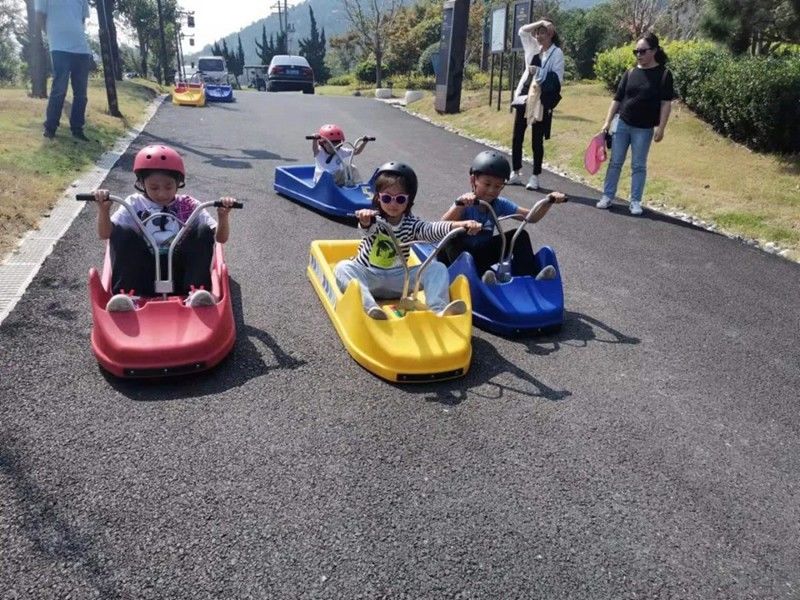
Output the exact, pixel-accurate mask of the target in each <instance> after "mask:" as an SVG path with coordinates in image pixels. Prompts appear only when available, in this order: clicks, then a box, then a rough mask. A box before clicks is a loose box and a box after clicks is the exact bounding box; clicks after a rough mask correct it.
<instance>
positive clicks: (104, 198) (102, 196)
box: [92, 189, 111, 212]
mask: <svg viewBox="0 0 800 600" xmlns="http://www.w3.org/2000/svg"><path fill="white" fill-rule="evenodd" d="M92 193H93V194H94V201H95V202H97V208H98V209H99V210H102V211H105V212H109V211H110V210H111V200H110V199H109V196H110V192H109V191H108V190H102V189H100V190H95V191H94V192H92Z"/></svg>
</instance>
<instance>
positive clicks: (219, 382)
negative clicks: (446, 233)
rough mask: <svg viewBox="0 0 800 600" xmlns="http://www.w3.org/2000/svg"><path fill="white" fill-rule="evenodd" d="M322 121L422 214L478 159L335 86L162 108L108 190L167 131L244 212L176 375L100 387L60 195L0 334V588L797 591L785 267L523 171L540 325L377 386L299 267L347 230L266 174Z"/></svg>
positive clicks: (18, 594)
mask: <svg viewBox="0 0 800 600" xmlns="http://www.w3.org/2000/svg"><path fill="white" fill-rule="evenodd" d="M509 118H510V117H509ZM328 121H334V122H337V123H339V124H341V125H342V126H343V127H344V129H345V131H346V132H347V134H348V135H349V136H350V137H355V136H357V135H360V134H362V133H366V134H370V135H374V136H376V137H377V138H378V141H377V142H376V143H375V144H373V145H371V146H370V147H369V148H368V150H367V151H366V152H365V154H364V155H362V156H361V157H360V158H361V161H360V165H361V169H362V172H368V171H370V170H371V169H372V168H373V167H375V166H377V165H378V164H379V163H380V162H383V161H384V160H388V159H396V160H403V161H408V162H410V163H411V164H413V165H414V166H415V167H416V168H417V170H418V173H419V176H420V180H421V194H420V198H419V200H418V204H417V207H418V210H417V213H418V214H420V215H421V216H424V217H429V218H432V217H436V216H438V215H439V214H440V213H442V212H443V211H444V210H445V208H446V207H447V206H448V204H449V202H450V201H452V199H454V198H455V196H456V195H458V194H459V193H461V192H463V191H466V190H467V187H468V183H467V175H466V173H467V168H468V165H469V163H470V161H471V159H472V157H473V156H474V155H475V154H476V153H477V152H478V151H480V150H481V149H482V148H481V146H480V145H478V144H476V143H474V142H471V141H469V140H466V139H463V138H460V137H457V136H455V135H452V134H450V133H447V132H445V131H443V130H441V129H438V128H435V127H433V126H431V125H428V124H426V123H424V122H423V121H420V120H417V119H415V118H413V117H410V116H408V115H406V114H404V113H403V112H401V111H399V110H397V109H394V108H391V107H389V106H386V105H384V104H381V103H378V102H375V101H373V100H368V99H363V98H323V97H314V96H303V95H301V94H269V95H268V94H256V93H247V94H246V93H242V94H239V95H238V102H237V103H235V104H232V105H218V106H209V107H207V108H205V109H194V108H178V107H174V106H172V105H170V104H165V105H164V106H163V107H162V108H161V109H160V110H159V111H158V113H157V115H156V116H155V118H154V119H153V121H152V122H151V123H150V125H149V126H148V127H147V129H146V131H145V132H144V133H143V134H142V136H141V138H140V139H139V140H138V141H137V143H136V144H134V147H132V148H131V150H130V152H129V153H128V155H127V156H125V157H124V159H123V160H121V161H120V163H119V164H118V166H117V167H116V168H115V169H114V170H113V171H112V172H111V174H110V176H109V178H108V181H107V185H108V187H110V188H111V189H113V190H115V191H117V192H119V193H121V194H122V193H127V192H130V191H132V183H133V178H132V175H131V173H130V169H131V165H132V156H133V154H134V153H135V152H136V151H137V150H138V149H139V148H140V147H141V146H143V145H144V144H146V143H151V142H166V143H170V144H172V145H174V146H176V147H177V148H178V150H180V151H181V153H183V155H184V156H185V158H186V163H187V169H188V182H189V186H188V189H189V190H190V191H191V192H194V193H195V194H196V195H197V196H199V197H201V198H213V197H217V196H220V195H223V194H231V195H234V196H237V197H240V198H242V199H245V200H246V201H247V203H248V204H247V208H246V210H244V211H241V212H237V213H235V214H234V215H233V221H232V228H233V234H232V238H231V241H230V243H229V244H228V249H227V259H228V263H229V265H230V269H231V274H232V278H233V290H234V296H235V302H236V305H237V319H238V322H239V323H238V326H239V338H238V342H237V345H236V348H235V350H234V352H233V354H232V356H231V358H230V359H229V360H228V361H227V362H226V363H224V364H223V365H222V366H221V367H220V368H219V369H217V370H216V371H214V372H212V373H210V374H206V375H203V376H200V377H196V378H193V379H190V380H183V381H179V382H172V383H161V384H151V385H148V384H144V383H125V382H119V381H114V380H112V379H110V378H109V377H105V376H104V375H103V374H102V373H101V372H100V371H99V369H98V368H97V365H96V363H95V361H94V359H93V357H92V354H91V350H90V346H89V331H90V326H91V322H90V315H89V309H88V304H87V298H86V284H85V278H86V272H87V270H88V268H89V266H90V265H92V264H98V263H99V261H100V260H101V257H102V256H101V251H102V246H101V244H100V243H99V242H98V241H97V239H96V235H95V232H94V210H93V208H91V207H87V208H86V209H85V210H84V211H83V213H82V214H81V215H80V217H79V218H78V219H77V220H76V222H75V223H74V225H73V226H72V228H71V229H70V230H69V232H68V233H67V234H66V236H65V237H64V238H63V240H62V241H61V242H60V243H59V244H58V246H57V247H56V249H55V251H54V253H53V254H52V255H51V256H50V257H49V258H48V260H47V262H46V263H45V264H44V266H43V268H42V269H41V271H40V272H39V274H38V275H37V277H36V278H35V280H34V281H33V283H32V285H31V287H30V288H29V291H28V292H27V294H26V295H25V297H24V298H23V299H22V300H21V301H20V303H19V304H18V305H17V307H16V308H15V310H14V311H13V313H12V314H11V315H10V317H9V318H8V319H7V320H6V321H5V322H4V323H3V324H2V326H0V350H1V352H0V599H2V600H6V599H9V598H20V599H23V598H24V599H34V600H39V599H49V598H72V599H83V598H104V599H105V598H111V599H113V598H126V599H127V598H130V599H140V598H142V599H144V598H146V599H151V598H152V599H164V598H192V599H200V598H214V599H222V598H237V599H238V598H276V599H284V598H285V599H293V598H344V599H352V598H393V599H394V598H408V599H420V598H503V599H506V598H548V599H550V598H586V599H601V598H614V599H616V598H670V599H672V598H678V599H693V598H697V599H703V600H707V599H711V598H720V599H722V598H726V599H727V598H758V599H763V598H800V542H799V541H798V540H800V500H799V499H798V494H799V493H800V489H799V487H798V473H799V472H800V461H799V460H798V457H799V456H800V441H798V437H799V436H798V434H799V433H800V417H798V396H799V394H798V389H800V359H798V337H799V336H798V332H800V310H798V298H800V266H798V265H797V264H792V263H789V262H786V261H784V260H782V259H778V258H775V257H773V256H770V255H767V254H765V253H762V252H760V251H757V250H754V249H752V248H750V247H747V246H745V245H743V244H740V243H737V242H735V241H731V240H729V239H726V238H724V237H721V236H719V235H715V234H712V233H708V232H705V231H700V230H697V229H694V228H692V227H687V226H686V225H684V224H681V223H678V222H674V221H671V220H668V219H666V218H662V217H660V216H657V215H654V214H651V213H649V212H646V213H645V216H644V217H642V218H635V217H631V216H629V215H628V214H627V210H626V209H625V208H623V207H615V209H614V210H613V211H611V212H606V211H599V210H596V209H595V208H593V206H592V205H593V203H594V201H595V199H596V198H597V193H596V192H593V191H590V190H588V189H586V188H583V187H581V186H578V185H576V184H573V183H570V182H567V181H564V180H562V179H559V178H557V177H555V176H553V175H551V174H545V175H544V177H543V183H544V184H545V185H547V186H548V187H552V188H557V189H563V190H564V191H566V192H568V193H569V194H570V195H571V196H572V197H573V201H572V202H571V203H569V204H567V205H561V206H556V207H554V209H553V210H552V211H551V212H550V214H549V215H548V216H547V218H546V219H545V220H544V221H542V222H541V223H540V224H539V225H537V226H534V227H533V228H532V230H531V234H532V236H533V238H534V240H535V241H536V242H537V243H548V244H552V245H553V246H554V247H555V248H556V251H557V252H558V256H559V260H560V263H561V266H562V269H563V272H564V278H565V292H566V298H567V307H568V312H567V322H566V325H565V327H564V329H563V331H562V332H560V333H559V334H558V335H556V336H553V337H547V338H538V339H529V340H506V339H502V338H499V337H495V336H492V335H489V334H487V333H484V332H482V331H477V330H476V331H475V335H474V360H473V364H472V368H471V370H470V372H469V374H468V375H467V376H466V377H465V378H463V379H461V380H457V381H453V382H447V383H442V384H437V385H422V386H418V387H407V386H399V385H391V384H388V383H385V382H383V381H380V380H378V379H376V378H375V377H373V376H372V375H370V374H369V373H368V372H366V371H364V370H363V369H361V368H360V367H359V366H358V365H357V364H356V363H355V362H353V361H352V360H351V359H350V358H349V356H348V355H347V353H346V352H345V350H344V348H343V347H342V345H341V343H340V342H339V339H338V337H337V336H336V334H335V332H334V330H333V328H332V326H331V325H330V323H329V321H328V318H327V316H326V314H325V312H324V311H323V309H322V307H321V305H320V302H319V300H318V299H317V297H316V296H315V294H314V292H313V290H312V288H311V285H310V284H309V282H308V281H307V280H306V277H305V273H304V271H305V265H306V260H307V252H308V245H309V241H310V240H312V239H315V238H349V237H356V236H357V233H356V231H355V229H353V228H351V227H349V226H348V225H346V224H342V223H337V222H333V221H331V220H328V219H326V218H324V217H322V216H321V215H318V214H316V213H314V212H311V211H309V210H307V209H306V208H303V207H302V206H300V205H296V204H293V203H292V202H290V201H288V200H286V199H284V198H281V197H278V196H276V195H275V194H274V193H273V192H272V181H273V170H274V167H275V166H276V165H280V164H287V163H308V162H310V159H311V150H310V147H309V143H308V142H307V141H306V140H304V139H303V135H304V134H306V133H309V132H311V131H312V130H313V129H314V128H316V127H317V126H318V125H319V124H321V123H324V122H328ZM555 130H556V133H555V135H556V136H557V135H558V127H557V124H556V127H555ZM654 151H655V152H659V151H660V150H659V148H658V147H655V148H654ZM507 193H508V195H509V196H510V197H511V198H513V199H514V200H517V201H520V202H524V203H526V204H529V203H531V202H532V201H533V200H534V199H536V198H538V195H537V194H532V193H530V192H526V191H525V190H524V189H522V188H518V187H516V188H509V189H507Z"/></svg>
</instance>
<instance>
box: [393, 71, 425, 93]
mask: <svg viewBox="0 0 800 600" xmlns="http://www.w3.org/2000/svg"><path fill="white" fill-rule="evenodd" d="M392 81H393V84H394V87H397V88H405V89H407V90H433V89H436V81H435V80H434V78H433V75H423V74H422V73H415V72H412V73H405V74H403V75H395V76H394V77H393V78H392Z"/></svg>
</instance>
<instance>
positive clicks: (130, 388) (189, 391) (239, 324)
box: [101, 279, 306, 402]
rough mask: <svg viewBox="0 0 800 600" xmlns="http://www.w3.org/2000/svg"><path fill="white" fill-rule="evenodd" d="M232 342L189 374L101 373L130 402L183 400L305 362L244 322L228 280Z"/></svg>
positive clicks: (237, 297)
mask: <svg viewBox="0 0 800 600" xmlns="http://www.w3.org/2000/svg"><path fill="white" fill-rule="evenodd" d="M230 289H231V300H232V302H233V318H234V321H235V323H236V343H235V345H234V347H233V350H231V353H230V354H229V355H228V356H227V357H226V358H225V360H223V361H222V362H221V363H220V364H219V365H217V366H216V367H214V368H213V369H210V370H208V371H204V372H202V373H195V374H190V375H181V376H176V377H168V378H155V379H119V378H117V377H114V376H113V375H111V374H109V373H107V372H105V371H102V369H101V372H102V373H103V375H104V376H105V378H106V380H107V381H108V383H109V385H111V387H113V388H114V389H115V390H116V391H117V392H119V393H120V394H122V395H123V396H125V397H126V398H128V399H130V400H136V401H140V402H153V401H162V400H185V399H187V398H193V397H197V396H207V395H210V394H218V393H222V392H225V391H227V390H230V389H233V388H237V387H240V386H242V385H244V384H245V383H247V382H248V381H250V380H251V379H255V378H256V377H261V376H263V375H268V374H269V373H271V372H272V371H275V370H284V369H289V370H294V369H298V368H300V367H302V366H303V365H305V364H306V361H304V360H302V359H300V358H297V357H295V356H293V355H292V354H291V353H288V352H286V351H285V350H284V349H283V348H282V347H281V346H280V344H278V342H277V341H276V340H275V338H273V337H272V336H271V335H270V334H269V333H268V332H266V331H264V330H262V329H258V328H257V327H254V326H252V325H248V324H246V323H245V322H244V312H243V310H242V302H241V298H242V295H241V287H240V286H239V284H238V282H236V281H235V280H234V279H231V280H230Z"/></svg>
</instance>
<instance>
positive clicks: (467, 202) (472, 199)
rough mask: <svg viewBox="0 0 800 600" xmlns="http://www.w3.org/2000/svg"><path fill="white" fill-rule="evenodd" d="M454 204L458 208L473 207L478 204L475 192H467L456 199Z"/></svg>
mask: <svg viewBox="0 0 800 600" xmlns="http://www.w3.org/2000/svg"><path fill="white" fill-rule="evenodd" d="M459 203H460V204H459ZM456 204H459V206H474V205H475V204H478V197H477V196H476V195H475V192H467V193H466V194H461V196H459V197H458V200H456Z"/></svg>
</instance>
